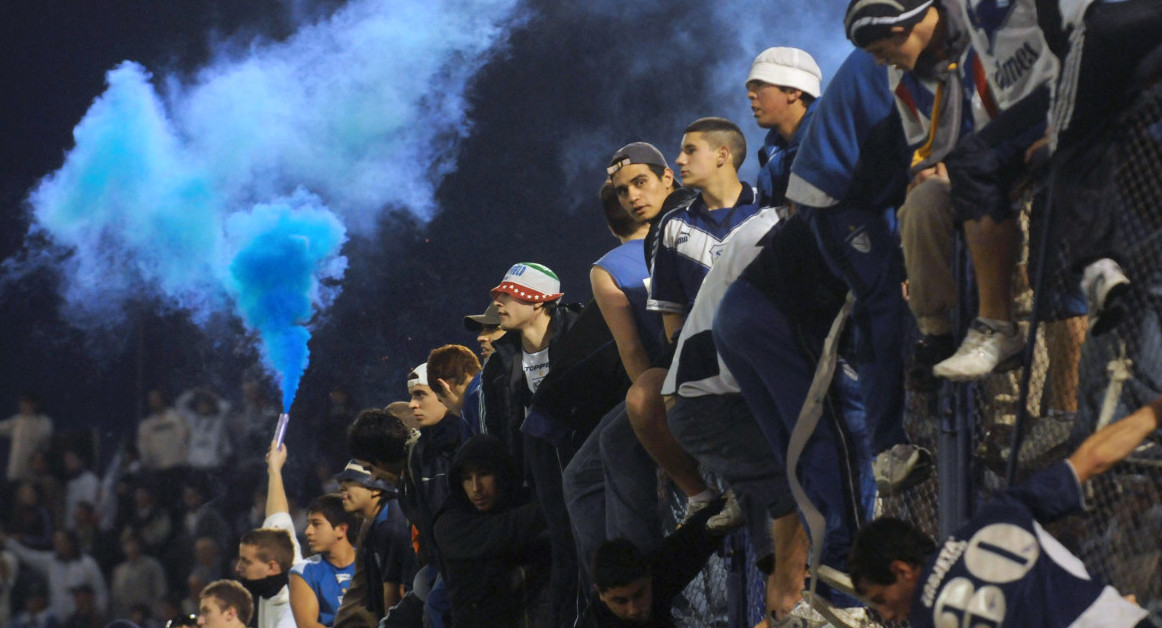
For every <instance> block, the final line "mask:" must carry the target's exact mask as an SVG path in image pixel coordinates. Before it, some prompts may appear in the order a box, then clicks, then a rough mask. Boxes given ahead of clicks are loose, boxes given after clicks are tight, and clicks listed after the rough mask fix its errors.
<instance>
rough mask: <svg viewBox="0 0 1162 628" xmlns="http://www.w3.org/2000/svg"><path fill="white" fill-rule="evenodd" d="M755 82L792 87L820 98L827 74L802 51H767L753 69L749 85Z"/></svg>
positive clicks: (758, 59)
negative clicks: (824, 74) (821, 85)
mask: <svg viewBox="0 0 1162 628" xmlns="http://www.w3.org/2000/svg"><path fill="white" fill-rule="evenodd" d="M751 81H762V82H764V83H770V84H771V85H778V86H779V87H790V88H793V89H797V90H800V91H802V92H803V93H804V94H810V95H811V96H814V97H815V98H818V97H819V92H820V91H821V90H820V88H819V85H820V83H822V82H823V73H822V72H820V71H819V64H817V63H815V59H814V58H812V57H811V55H809V54H807V53H806V52H804V51H802V50H799V49H798V48H767V49H766V50H764V51H762V52H761V53H759V56H757V57H755V60H754V64H753V65H751V66H750V74H749V75H748V76H747V77H746V82H747V83H749V82H751Z"/></svg>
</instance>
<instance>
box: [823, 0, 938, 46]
mask: <svg viewBox="0 0 1162 628" xmlns="http://www.w3.org/2000/svg"><path fill="white" fill-rule="evenodd" d="M933 2H934V0H851V4H849V5H847V15H846V16H845V17H844V18H843V26H844V30H845V31H846V32H847V38H848V39H849V40H851V43H853V44H855V47H856V48H866V47H867V46H868V45H869V44H871V43H872V42H875V41H878V40H880V39H884V38H886V37H889V36H891V34H892V28H894V27H896V26H902V27H904V28H905V29H908V28H911V27H912V26H913V25H914V24H916V23H917V22H919V21H920V20H922V19H924V14H925V13H927V12H928V8H929V7H931V6H932V4H933Z"/></svg>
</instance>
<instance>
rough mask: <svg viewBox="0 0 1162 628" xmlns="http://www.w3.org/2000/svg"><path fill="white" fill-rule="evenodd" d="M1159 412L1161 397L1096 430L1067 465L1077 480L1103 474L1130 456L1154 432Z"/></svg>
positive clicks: (1084, 479) (1081, 480) (1161, 404)
mask: <svg viewBox="0 0 1162 628" xmlns="http://www.w3.org/2000/svg"><path fill="white" fill-rule="evenodd" d="M1160 413H1162V397H1159V398H1158V399H1155V400H1154V401H1152V402H1150V404H1149V405H1146V406H1143V407H1141V408H1138V409H1137V410H1135V411H1134V412H1133V414H1131V415H1130V416H1128V417H1126V418H1124V419H1122V420H1120V421H1118V422H1116V423H1111V424H1109V425H1107V426H1105V427H1103V428H1102V429H1100V430H1098V431H1096V432H1094V433H1093V435H1091V436H1090V437H1089V438H1087V439H1085V442H1083V443H1082V444H1081V447H1078V448H1077V451H1075V452H1073V455H1072V456H1070V457H1069V462H1070V463H1071V464H1072V465H1073V470H1074V471H1075V472H1076V473H1077V479H1078V481H1080V482H1082V483H1084V482H1085V481H1086V480H1088V479H1090V478H1092V477H1094V476H1096V475H1100V474H1102V473H1105V472H1106V471H1107V470H1109V468H1110V467H1112V466H1114V465H1115V464H1117V463H1118V462H1120V461H1121V460H1122V459H1123V458H1125V457H1126V456H1128V455H1130V453H1132V452H1133V451H1134V449H1136V448H1137V447H1138V445H1141V444H1142V441H1143V440H1145V439H1146V437H1147V436H1149V435H1150V433H1151V432H1153V431H1154V430H1156V429H1158V415H1159V414H1160Z"/></svg>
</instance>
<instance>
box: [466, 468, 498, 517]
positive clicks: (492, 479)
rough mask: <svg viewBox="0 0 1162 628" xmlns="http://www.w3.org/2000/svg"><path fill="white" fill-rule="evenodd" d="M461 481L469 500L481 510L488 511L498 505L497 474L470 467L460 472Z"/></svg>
mask: <svg viewBox="0 0 1162 628" xmlns="http://www.w3.org/2000/svg"><path fill="white" fill-rule="evenodd" d="M460 483H461V485H463V487H464V493H465V494H466V495H468V501H470V502H472V505H473V506H474V507H475V508H476V510H479V511H480V512H488V511H489V510H492V508H493V506H495V505H496V500H497V497H499V495H498V493H497V491H496V474H495V473H493V472H492V471H486V470H482V469H469V470H466V471H464V472H463V473H461V474H460Z"/></svg>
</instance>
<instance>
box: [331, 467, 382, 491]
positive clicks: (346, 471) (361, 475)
mask: <svg viewBox="0 0 1162 628" xmlns="http://www.w3.org/2000/svg"><path fill="white" fill-rule="evenodd" d="M335 481H336V482H339V483H343V482H354V483H356V484H358V485H360V486H362V487H363V488H370V489H377V490H381V491H393V490H395V489H393V488H392V487H390V486H388V485H387V483H386V482H384V481H383V480H380V479H379V478H377V477H375V476H374V475H371V472H370V471H368V470H367V468H366V467H364V466H363V465H361V464H359V463H358V462H356V461H354V460H352V461H350V462H348V463H347V466H346V467H344V468H343V470H342V471H340V472H339V473H337V474H336V475H335Z"/></svg>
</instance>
